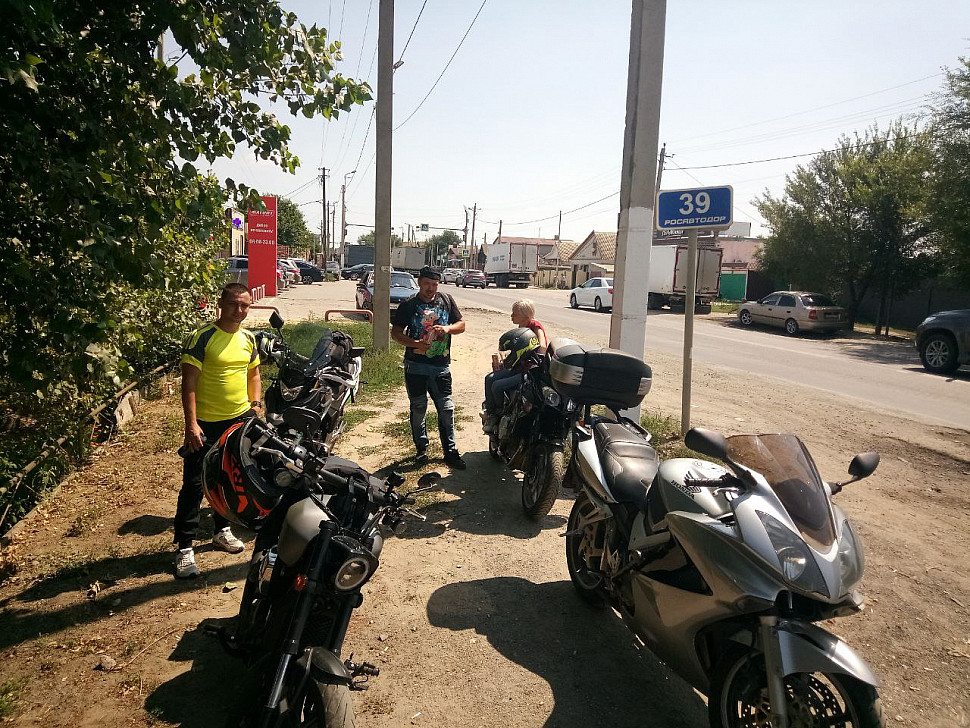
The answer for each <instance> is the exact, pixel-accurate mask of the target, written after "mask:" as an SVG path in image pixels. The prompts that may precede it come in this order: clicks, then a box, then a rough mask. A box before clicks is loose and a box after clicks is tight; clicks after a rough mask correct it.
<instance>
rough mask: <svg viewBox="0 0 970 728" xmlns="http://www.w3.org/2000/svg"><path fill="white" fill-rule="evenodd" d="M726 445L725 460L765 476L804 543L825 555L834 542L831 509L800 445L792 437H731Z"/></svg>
mask: <svg viewBox="0 0 970 728" xmlns="http://www.w3.org/2000/svg"><path fill="white" fill-rule="evenodd" d="M727 442H728V451H727V457H728V459H729V460H731V461H732V462H735V463H738V464H740V465H744V466H745V467H746V468H750V469H751V470H754V471H756V472H758V473H760V474H761V475H762V476H764V478H765V480H767V481H768V485H770V486H771V487H772V489H773V490H774V491H775V494H776V495H777V496H778V499H779V500H780V501H781V502H782V505H784V506H785V510H787V511H788V515H789V516H791V519H792V521H793V522H794V523H795V525H796V526H797V527H798V530H799V532H800V533H801V534H802V536H803V537H804V538H805V540H806V541H808V542H809V543H810V544H811V545H812V546H814V547H815V548H816V549H818V550H820V551H827V550H828V549H829V548H830V547H831V546H832V544H833V542H834V541H835V524H834V523H833V521H832V509H831V507H830V505H829V498H828V492H827V490H826V488H825V485H824V483H823V482H822V478H821V477H820V476H819V474H818V469H817V468H816V467H815V461H813V460H812V456H811V455H809V453H808V450H807V449H806V447H805V445H803V444H802V441H801V440H799V439H798V438H797V437H796V436H795V435H734V436H732V437H729V438H727Z"/></svg>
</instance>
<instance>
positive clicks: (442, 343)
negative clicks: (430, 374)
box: [411, 302, 451, 359]
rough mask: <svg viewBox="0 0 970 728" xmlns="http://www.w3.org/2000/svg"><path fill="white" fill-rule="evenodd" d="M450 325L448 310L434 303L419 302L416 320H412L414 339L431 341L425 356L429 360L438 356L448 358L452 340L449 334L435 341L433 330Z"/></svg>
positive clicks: (415, 315)
mask: <svg viewBox="0 0 970 728" xmlns="http://www.w3.org/2000/svg"><path fill="white" fill-rule="evenodd" d="M447 325H448V309H447V308H444V307H442V306H437V305H435V304H432V303H423V302H419V303H418V305H417V307H416V308H415V312H414V318H413V319H412V320H411V331H412V338H415V339H420V340H421V341H430V342H431V346H429V347H428V351H427V353H426V354H425V356H427V357H428V358H429V359H433V358H434V357H437V356H445V357H446V356H448V345H449V341H450V339H451V337H450V336H448V335H447V334H442V335H441V337H440V338H437V339H433V338H432V336H433V335H432V333H431V329H432V327H434V326H447Z"/></svg>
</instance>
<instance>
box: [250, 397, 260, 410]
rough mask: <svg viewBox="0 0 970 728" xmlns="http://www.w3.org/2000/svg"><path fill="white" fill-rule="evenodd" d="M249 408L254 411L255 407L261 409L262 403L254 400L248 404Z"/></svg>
mask: <svg viewBox="0 0 970 728" xmlns="http://www.w3.org/2000/svg"><path fill="white" fill-rule="evenodd" d="M249 406H250V407H253V408H254V409H255V408H256V407H262V406H263V403H262V402H261V401H260V400H258V399H254V400H253V401H252V402H250V403H249Z"/></svg>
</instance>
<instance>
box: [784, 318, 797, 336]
mask: <svg viewBox="0 0 970 728" xmlns="http://www.w3.org/2000/svg"><path fill="white" fill-rule="evenodd" d="M785 333H786V334H788V335H789V336H795V335H796V334H797V333H798V322H797V321H796V320H795V319H788V320H787V321H785Z"/></svg>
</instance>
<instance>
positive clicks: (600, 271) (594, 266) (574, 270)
mask: <svg viewBox="0 0 970 728" xmlns="http://www.w3.org/2000/svg"><path fill="white" fill-rule="evenodd" d="M615 257H616V233H615V232H613V233H605V232H598V231H596V230H593V231H592V232H591V233H590V234H589V235H587V236H586V239H585V240H584V241H583V242H582V243H580V244H579V246H578V247H577V248H576V250H575V251H573V254H572V255H571V256H570V257H569V259H568V263H569V268H570V272H569V278H568V279H567V281H566V288H575V287H576V286H581V285H583V284H584V283H585V282H586V281H588V280H589V279H590V278H598V277H601V276H612V275H613V263H614V259H615Z"/></svg>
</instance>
